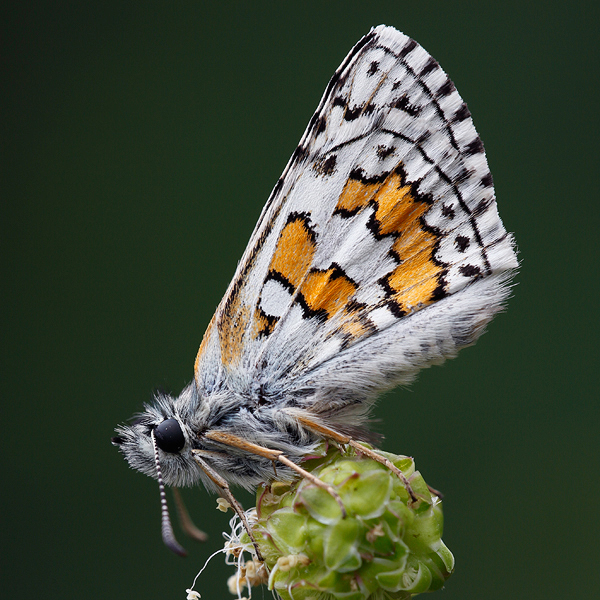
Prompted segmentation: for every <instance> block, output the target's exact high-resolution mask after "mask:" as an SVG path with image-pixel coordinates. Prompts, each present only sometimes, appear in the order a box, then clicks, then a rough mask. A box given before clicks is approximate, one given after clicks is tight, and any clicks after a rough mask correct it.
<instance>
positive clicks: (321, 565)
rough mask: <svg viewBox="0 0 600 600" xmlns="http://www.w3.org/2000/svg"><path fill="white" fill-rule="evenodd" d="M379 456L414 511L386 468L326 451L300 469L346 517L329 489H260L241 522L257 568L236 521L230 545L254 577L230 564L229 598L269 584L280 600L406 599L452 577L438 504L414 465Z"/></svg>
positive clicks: (304, 484)
mask: <svg viewBox="0 0 600 600" xmlns="http://www.w3.org/2000/svg"><path fill="white" fill-rule="evenodd" d="M380 454H382V455H383V456H385V457H386V458H388V459H389V460H390V461H391V462H392V463H393V464H394V465H395V466H396V467H398V468H399V469H400V470H401V471H402V472H403V473H404V475H405V476H406V478H407V479H408V481H409V483H410V486H411V488H412V490H413V492H414V493H415V495H416V497H417V501H416V502H413V501H411V498H410V496H409V494H408V492H407V490H406V488H405V486H404V484H403V483H402V481H401V480H400V479H399V478H398V477H397V476H396V475H395V474H394V473H392V472H391V471H390V470H389V469H387V468H386V467H385V466H384V465H381V464H380V463H378V462H375V461H374V460H372V459H370V458H368V457H365V456H363V455H360V454H357V453H356V452H355V451H354V450H352V449H351V448H350V449H339V448H336V447H330V448H329V450H328V451H327V452H326V453H324V456H323V457H321V458H316V459H315V458H311V459H310V460H307V461H305V462H303V463H302V467H303V468H304V469H306V470H307V471H309V472H310V473H312V474H313V475H315V476H316V477H318V478H319V479H320V480H321V481H323V482H325V483H328V484H330V485H331V486H332V487H333V488H334V489H335V490H336V491H337V493H338V494H339V496H340V498H341V500H342V503H343V505H344V507H345V509H346V513H347V514H346V517H345V518H344V517H343V515H342V511H341V509H340V507H339V505H338V503H337V502H336V500H335V499H334V498H333V497H332V496H331V495H330V494H329V493H328V492H327V491H326V490H324V489H322V488H319V487H317V486H315V485H314V484H313V483H311V482H310V481H309V480H307V479H299V480H297V481H294V482H293V483H291V484H286V483H281V482H276V483H273V484H271V485H270V486H263V487H259V489H258V491H257V498H256V500H257V502H256V509H252V510H251V511H248V513H247V516H248V520H249V522H250V526H251V528H252V531H253V535H254V537H255V539H256V542H257V544H258V547H259V549H260V552H261V554H262V557H263V559H264V564H261V563H259V562H257V560H256V556H255V552H254V547H253V545H252V544H251V542H250V538H249V536H248V534H247V533H245V532H244V533H241V528H240V526H239V521H238V522H237V524H236V525H235V526H234V528H233V529H234V533H233V534H232V538H231V540H230V541H229V542H228V544H229V547H230V548H233V547H236V542H239V543H238V546H237V547H238V551H237V555H236V556H239V554H240V552H239V548H240V547H242V548H243V549H244V550H245V551H249V552H250V553H251V554H254V555H253V561H251V571H252V573H256V572H258V573H261V575H260V576H258V577H254V579H253V580H252V579H251V578H249V577H247V576H246V569H245V564H244V563H243V561H242V559H241V558H237V564H238V569H239V570H238V576H237V578H236V576H234V577H233V578H232V580H231V581H230V589H231V590H232V591H234V590H240V589H241V588H242V587H243V586H244V585H247V584H248V583H250V584H256V583H264V582H266V583H267V585H268V587H269V589H270V590H274V591H276V592H277V594H278V595H279V597H280V598H282V600H311V599H314V600H317V599H318V600H334V599H335V600H342V599H343V600H366V599H367V598H370V599H371V600H383V599H388V598H389V599H392V598H394V599H406V598H410V597H412V596H413V595H415V594H420V593H422V592H429V591H434V590H437V589H440V588H441V587H442V586H443V585H444V582H445V581H446V579H448V577H449V576H450V574H451V573H452V570H453V569H454V557H453V556H452V553H451V552H450V550H448V548H447V547H446V546H445V545H444V542H443V541H442V539H441V535H442V524H443V519H442V508H441V501H440V499H439V498H438V497H437V496H433V495H432V494H431V492H430V490H429V488H428V487H427V484H426V483H425V481H424V480H423V477H422V476H421V474H420V473H419V472H418V471H415V466H414V461H413V460H412V458H408V457H406V456H396V455H393V454H389V453H384V452H380ZM236 532H237V534H236ZM240 533H241V535H240ZM230 552H231V551H230ZM246 564H247V563H246Z"/></svg>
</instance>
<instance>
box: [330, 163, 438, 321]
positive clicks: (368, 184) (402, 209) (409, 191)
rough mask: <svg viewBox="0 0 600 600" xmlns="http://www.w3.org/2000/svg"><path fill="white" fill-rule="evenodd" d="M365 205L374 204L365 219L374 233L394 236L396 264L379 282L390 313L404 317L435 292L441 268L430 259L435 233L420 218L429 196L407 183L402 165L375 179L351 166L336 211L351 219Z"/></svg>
mask: <svg viewBox="0 0 600 600" xmlns="http://www.w3.org/2000/svg"><path fill="white" fill-rule="evenodd" d="M368 206H372V207H373V208H374V214H373V217H372V218H371V221H370V224H369V226H370V228H371V230H372V231H373V233H374V234H375V235H376V236H377V237H378V238H382V237H385V236H392V237H393V238H395V240H394V243H393V245H392V252H393V254H394V256H395V258H396V260H398V261H399V263H400V264H399V265H398V266H397V267H396V268H395V269H394V270H393V271H392V272H391V273H389V274H388V275H387V276H386V277H385V278H384V280H383V281H382V282H381V283H382V284H383V285H384V287H385V289H386V292H387V295H388V300H389V301H391V308H392V309H393V311H394V313H395V314H397V315H398V316H402V315H403V314H406V313H409V312H412V311H414V310H416V309H418V308H421V307H423V306H426V305H427V304H430V303H431V302H433V301H434V300H435V299H436V298H437V297H439V296H438V294H439V291H440V278H441V275H442V274H443V272H444V268H443V266H442V265H440V264H439V263H438V262H437V261H436V260H435V259H434V250H435V244H436V242H437V235H436V234H435V233H433V232H431V231H429V230H427V229H426V228H425V227H424V226H423V223H422V220H421V217H422V216H423V215H424V214H425V212H426V211H427V209H428V208H429V199H428V198H424V197H422V196H419V194H417V193H416V192H415V191H414V189H413V186H412V185H410V184H407V183H406V181H405V177H404V173H403V170H402V165H399V166H398V167H397V168H396V169H395V170H394V171H392V172H391V173H389V174H387V175H385V176H380V177H375V178H369V177H366V176H365V174H364V172H362V171H360V170H355V171H353V172H352V173H351V174H350V179H349V180H348V181H347V183H346V185H345V186H344V189H343V191H342V193H341V194H340V198H339V200H338V203H337V206H336V212H337V213H338V214H340V215H341V216H342V217H346V218H349V217H352V216H354V215H355V214H357V213H358V212H360V211H361V210H362V209H364V208H366V207H368ZM359 330H360V329H359Z"/></svg>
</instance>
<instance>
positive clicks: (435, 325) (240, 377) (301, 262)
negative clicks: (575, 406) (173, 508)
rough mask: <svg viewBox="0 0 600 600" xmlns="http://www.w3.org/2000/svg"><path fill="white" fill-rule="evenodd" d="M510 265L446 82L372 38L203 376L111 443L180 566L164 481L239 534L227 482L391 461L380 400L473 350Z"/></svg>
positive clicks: (312, 134) (394, 41) (490, 193)
mask: <svg viewBox="0 0 600 600" xmlns="http://www.w3.org/2000/svg"><path fill="white" fill-rule="evenodd" d="M517 267H518V261H517V256H516V249H515V243H514V240H513V237H512V236H511V235H510V234H508V233H507V232H506V230H505V228H504V226H503V224H502V221H501V220H500V217H499V215H498V211H497V205H496V199H495V195H494V188H493V182H492V176H491V174H490V171H489V168H488V164H487V161H486V156H485V152H484V148H483V144H482V142H481V140H480V138H479V136H478V134H477V132H476V131H475V128H474V126H473V122H472V119H471V114H470V112H469V110H468V108H467V106H466V104H465V103H464V102H463V100H462V98H461V97H460V95H459V94H458V92H457V91H456V88H455V86H454V84H453V83H452V81H451V80H450V79H449V78H448V76H447V75H446V74H445V73H444V71H443V70H442V69H441V67H440V66H439V64H438V63H437V62H436V61H435V60H434V59H433V58H432V57H431V56H430V55H429V54H428V53H427V52H426V51H425V50H424V49H423V48H422V47H421V46H420V45H419V44H417V42H415V41H414V40H412V39H410V38H409V37H407V36H406V35H404V34H403V33H400V32H399V31H397V30H396V29H394V28H392V27H386V26H379V27H376V28H374V29H372V30H371V31H370V32H369V33H368V34H367V35H366V36H364V37H363V38H362V39H361V40H360V41H359V42H358V43H357V44H356V45H355V46H354V48H353V49H352V50H351V51H350V53H349V54H348V56H347V57H346V58H345V60H344V61H343V62H342V64H341V65H340V67H339V68H338V69H337V71H336V72H335V74H334V75H333V77H332V79H331V81H330V82H329V84H328V86H327V88H326V90H325V93H324V95H323V98H322V99H321V102H320V103H319V106H318V107H317V110H316V112H315V114H314V115H313V117H312V118H311V120H310V122H309V124H308V127H307V129H306V132H305V133H304V135H303V136H302V139H301V140H300V143H299V145H298V147H297V148H296V150H295V151H294V153H293V155H292V157H291V159H290V161H289V162H288V164H287V166H286V168H285V170H284V172H283V175H282V176H281V177H280V179H279V180H278V181H277V183H276V185H275V187H274V189H273V192H272V193H271V195H270V197H269V199H268V201H267V203H266V205H265V207H264V208H263V210H262V213H261V215H260V218H259V220H258V223H257V225H256V227H255V229H254V232H253V233H252V236H251V238H250V242H249V244H248V247H247V248H246V250H245V252H244V254H243V256H242V259H241V261H240V263H239V265H238V267H237V270H236V273H235V275H234V277H233V280H232V282H231V283H230V285H229V288H228V289H227V291H226V293H225V296H224V297H223V300H222V301H221V303H220V304H219V306H218V308H217V310H216V313H215V315H214V317H213V318H212V320H211V322H210V323H209V325H208V328H207V330H206V333H205V334H204V337H203V339H202V342H201V344H200V349H199V351H198V355H197V357H196V362H195V366H194V380H193V381H192V383H190V384H189V385H188V386H187V387H186V388H185V389H184V390H183V391H182V392H181V394H180V395H179V396H178V397H171V396H169V395H166V394H162V393H157V394H156V395H155V398H154V402H153V403H152V404H149V405H146V406H145V407H144V410H143V412H142V413H141V414H139V415H138V416H137V418H136V419H135V420H134V421H133V422H132V423H130V424H128V425H122V426H120V427H118V428H117V436H116V437H115V438H113V443H114V444H115V445H116V446H118V448H119V449H120V451H121V452H122V453H123V454H124V456H125V458H126V459H127V461H128V462H129V464H130V466H131V467H133V468H134V469H137V470H139V471H141V472H142V473H145V474H147V475H150V476H151V477H154V478H157V479H158V481H159V484H160V493H161V500H162V507H163V539H164V540H165V542H166V543H167V545H168V546H169V547H170V548H171V549H173V550H174V551H175V552H178V553H183V549H182V548H181V546H179V544H178V543H177V541H176V540H175V538H174V536H173V532H172V529H171V526H170V522H169V521H168V513H167V508H166V498H165V492H164V485H163V482H164V484H167V485H169V486H174V487H181V486H189V485H193V484H196V483H198V482H202V483H204V485H205V486H206V487H207V488H209V489H216V490H217V491H218V492H219V493H221V495H223V496H224V497H226V498H227V499H228V500H229V501H230V503H231V505H232V506H233V508H234V510H235V511H236V512H237V513H238V515H239V516H240V518H241V519H242V521H244V522H245V517H244V513H243V510H242V509H241V507H240V506H239V504H238V503H237V501H236V500H235V498H234V497H233V495H232V494H231V491H230V485H239V486H242V487H245V488H249V489H250V488H252V487H254V486H256V485H257V484H259V483H260V482H270V481H273V480H274V479H275V478H277V479H279V480H282V479H283V480H286V479H291V478H292V477H294V476H297V474H298V473H299V474H300V475H302V476H305V477H310V474H309V473H306V472H305V471H304V470H303V469H302V467H301V464H300V463H301V461H302V459H303V457H305V456H307V455H309V454H310V453H311V452H312V451H314V449H315V448H316V447H317V445H318V444H319V443H321V442H322V441H323V440H332V441H334V442H337V443H340V444H350V445H353V446H354V447H355V448H357V449H358V450H359V451H361V452H364V453H367V454H369V455H370V456H372V457H374V458H375V459H376V460H379V461H380V462H385V459H384V458H383V457H381V456H379V455H378V454H377V452H376V451H375V450H370V449H369V448H368V447H366V446H364V445H363V444H362V442H363V441H368V440H369V439H372V438H370V435H371V434H370V433H369V431H368V428H367V420H368V418H369V415H370V411H371V408H372V406H373V404H374V401H375V399H376V398H377V397H378V396H379V395H380V394H381V393H382V392H383V391H385V390H388V389H390V388H392V387H394V386H397V385H399V384H407V383H409V382H410V381H411V380H412V379H413V378H414V377H415V375H416V374H417V372H418V371H419V370H420V369H422V368H424V367H428V366H430V365H434V364H439V363H441V362H443V361H444V360H446V359H448V358H452V357H454V356H455V355H456V354H457V352H458V351H459V350H460V349H461V348H463V347H465V346H469V345H471V344H473V343H474V342H475V341H476V340H477V338H478V337H479V336H480V335H481V334H482V333H483V331H484V329H485V326H486V324H487V323H488V322H489V321H490V320H491V319H492V318H493V316H494V315H495V314H496V313H498V312H499V311H500V310H501V309H502V308H503V305H504V303H505V300H506V299H507V297H508V295H509V293H510V281H511V278H512V277H513V275H514V274H515V272H516V269H517ZM274 465H277V470H275V469H274ZM391 467H393V465H391ZM399 475H401V473H399ZM315 484H317V485H321V486H323V487H326V488H327V487H328V486H326V485H325V484H323V483H322V482H320V481H319V480H316V481H315ZM328 491H329V492H330V493H331V494H332V495H334V497H335V490H332V489H328ZM342 509H343V507H342ZM246 525H247V523H246Z"/></svg>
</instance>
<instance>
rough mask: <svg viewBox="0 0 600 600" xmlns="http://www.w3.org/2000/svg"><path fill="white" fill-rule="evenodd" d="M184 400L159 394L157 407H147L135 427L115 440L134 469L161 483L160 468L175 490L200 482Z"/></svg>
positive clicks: (120, 429)
mask: <svg viewBox="0 0 600 600" xmlns="http://www.w3.org/2000/svg"><path fill="white" fill-rule="evenodd" d="M183 395H184V394H182V396H183ZM181 399H182V398H181V396H180V397H179V398H177V399H174V398H172V397H171V396H169V395H167V394H164V393H161V392H158V393H156V394H155V397H154V403H152V404H147V405H145V406H144V410H143V412H141V413H139V414H137V415H136V416H135V417H134V419H133V420H132V421H131V423H129V424H127V425H121V426H119V427H118V428H117V429H116V432H117V435H116V436H115V437H113V438H112V443H113V444H114V445H115V446H117V447H118V448H119V450H120V451H121V452H122V454H123V456H124V457H125V459H126V460H127V462H128V463H129V465H130V466H131V467H132V468H133V469H136V470H138V471H141V472H142V473H144V474H146V475H149V476H150V477H153V478H154V479H158V469H157V465H160V470H161V471H162V477H163V479H164V482H165V484H166V485H169V486H175V487H183V486H188V485H192V484H194V483H196V482H197V481H198V479H199V478H200V469H199V467H198V465H197V463H196V461H195V460H194V459H193V455H192V452H191V449H192V444H191V440H192V439H193V433H192V431H191V429H190V427H189V426H188V425H187V419H186V417H187V414H186V411H185V410H184V411H182V410H181V406H182V404H183V405H184V406H185V404H184V403H182V402H181ZM157 456H158V460H157Z"/></svg>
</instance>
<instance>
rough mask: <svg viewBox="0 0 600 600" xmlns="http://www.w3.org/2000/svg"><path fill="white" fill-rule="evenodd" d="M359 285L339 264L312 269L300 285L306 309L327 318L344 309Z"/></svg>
mask: <svg viewBox="0 0 600 600" xmlns="http://www.w3.org/2000/svg"><path fill="white" fill-rule="evenodd" d="M356 289H357V285H356V283H354V282H353V281H352V280H351V279H350V278H349V277H347V276H346V274H345V273H344V272H343V271H342V270H341V269H340V267H338V266H333V267H331V268H329V269H327V270H326V271H316V270H315V271H311V272H310V273H309V274H308V276H307V277H306V280H305V281H304V283H303V284H302V285H301V286H300V289H299V292H300V293H301V294H302V299H303V300H304V302H301V303H302V304H304V308H305V310H307V311H308V313H309V314H310V313H315V314H316V313H318V314H321V315H323V316H325V317H327V318H331V317H332V316H333V315H334V314H336V313H337V312H339V311H340V310H342V308H344V306H345V305H346V304H347V303H348V302H349V301H350V298H352V296H353V295H354V293H355V292H356Z"/></svg>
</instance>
